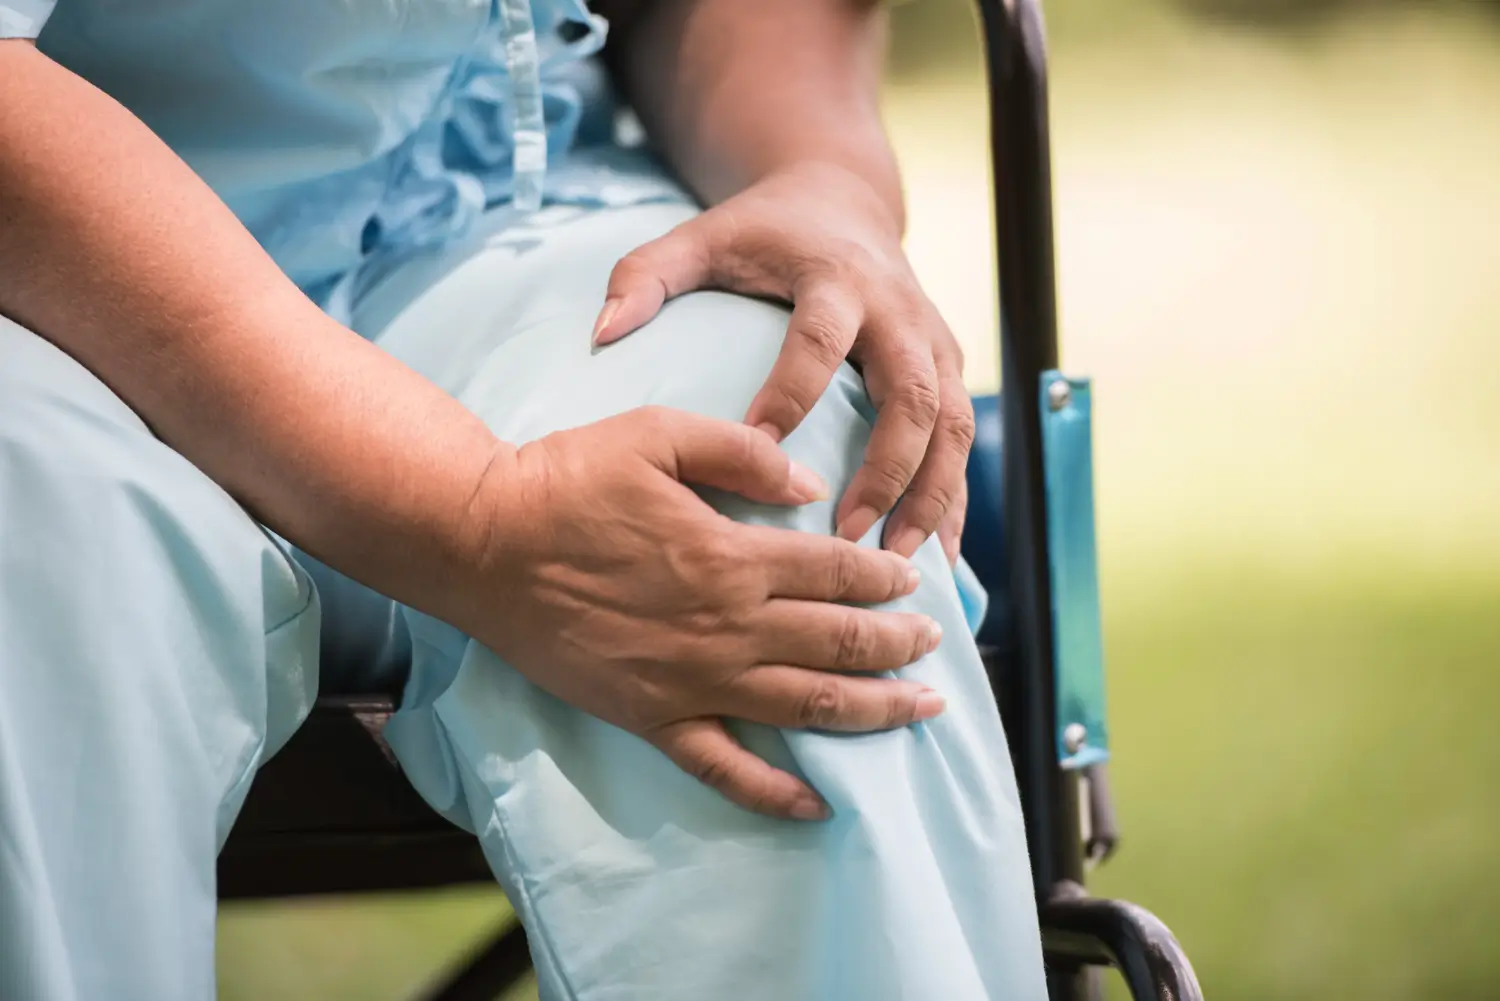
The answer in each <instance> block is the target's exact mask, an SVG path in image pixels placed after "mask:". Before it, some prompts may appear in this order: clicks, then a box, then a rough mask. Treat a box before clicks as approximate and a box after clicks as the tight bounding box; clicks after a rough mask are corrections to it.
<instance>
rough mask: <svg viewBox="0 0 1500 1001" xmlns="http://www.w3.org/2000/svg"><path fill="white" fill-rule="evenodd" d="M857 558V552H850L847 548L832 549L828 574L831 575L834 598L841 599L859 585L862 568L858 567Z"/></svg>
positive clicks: (836, 547)
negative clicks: (830, 566) (831, 561)
mask: <svg viewBox="0 0 1500 1001" xmlns="http://www.w3.org/2000/svg"><path fill="white" fill-rule="evenodd" d="M857 557H858V553H857V551H851V549H850V548H848V547H845V546H835V547H834V550H833V563H832V569H831V571H830V573H831V574H832V584H833V587H832V591H833V595H834V597H835V598H842V597H843V596H844V595H846V594H849V593H850V592H852V591H853V590H854V589H855V588H856V587H857V586H858V585H859V581H860V578H861V576H862V573H861V569H862V568H861V567H860V565H859V560H858V558H857Z"/></svg>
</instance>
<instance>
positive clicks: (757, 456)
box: [636, 407, 828, 505]
mask: <svg viewBox="0 0 1500 1001" xmlns="http://www.w3.org/2000/svg"><path fill="white" fill-rule="evenodd" d="M642 414H643V419H644V420H646V421H648V422H649V425H648V426H647V427H646V428H645V429H643V432H642V433H640V434H638V435H636V440H637V441H638V442H640V443H643V444H645V443H649V444H650V447H649V454H650V457H651V459H652V461H653V462H654V464H655V465H656V466H657V467H658V468H660V469H661V470H662V471H663V472H665V473H666V474H667V475H668V476H671V477H672V478H673V479H675V480H677V481H678V482H681V483H692V484H696V485H698V486H702V487H713V488H715V489H718V490H725V491H728V492H729V493H733V494H738V495H739V496H741V497H744V498H747V499H748V500H752V501H757V502H759V503H762V504H782V505H800V504H808V503H811V502H812V501H815V500H825V499H826V498H827V497H828V486H827V484H825V483H824V482H823V481H822V480H821V479H820V478H819V477H818V476H817V474H815V473H814V472H813V471H812V470H810V469H808V468H806V467H805V466H802V465H800V464H798V463H796V462H793V461H792V460H791V458H789V457H788V456H787V454H786V453H785V452H783V451H782V450H781V447H780V446H779V445H777V444H776V442H775V440H774V439H773V438H771V436H770V435H768V434H766V433H765V432H763V431H757V430H756V429H755V428H752V427H750V426H749V425H748V424H740V423H738V422H736V421H726V420H718V419H716V418H713V417H703V416H700V415H698V414H690V413H687V412H686V411H682V410H669V409H666V408H664V407H648V408H644V410H643V411H642Z"/></svg>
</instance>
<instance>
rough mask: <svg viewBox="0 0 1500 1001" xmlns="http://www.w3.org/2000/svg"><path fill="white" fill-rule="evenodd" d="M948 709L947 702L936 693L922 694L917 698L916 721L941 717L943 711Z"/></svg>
mask: <svg viewBox="0 0 1500 1001" xmlns="http://www.w3.org/2000/svg"><path fill="white" fill-rule="evenodd" d="M947 708H948V700H947V699H945V698H943V697H942V696H941V695H939V694H938V693H937V692H931V691H928V692H923V693H922V694H921V695H918V696H917V719H919V720H920V719H932V717H934V716H941V715H942V713H943V710H944V709H947Z"/></svg>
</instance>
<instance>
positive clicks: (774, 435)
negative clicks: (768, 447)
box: [755, 421, 781, 441]
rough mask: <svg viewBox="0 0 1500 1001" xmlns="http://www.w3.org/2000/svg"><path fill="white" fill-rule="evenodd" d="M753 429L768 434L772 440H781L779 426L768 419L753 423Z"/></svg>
mask: <svg viewBox="0 0 1500 1001" xmlns="http://www.w3.org/2000/svg"><path fill="white" fill-rule="evenodd" d="M755 430H757V431H759V432H760V433H761V434H768V435H770V436H771V440H772V441H780V440H781V428H779V427H777V426H776V425H775V424H772V423H771V422H770V421H763V422H762V423H760V424H757V425H755Z"/></svg>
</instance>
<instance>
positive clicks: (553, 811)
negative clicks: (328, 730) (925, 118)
mask: <svg viewBox="0 0 1500 1001" xmlns="http://www.w3.org/2000/svg"><path fill="white" fill-rule="evenodd" d="M597 8H598V9H597V10H596V11H590V10H588V9H587V8H586V7H585V6H584V4H583V2H582V0H260V2H255V3H245V2H233V0H132V2H121V0H60V2H54V0H0V37H3V38H4V39H5V40H4V41H0V313H3V316H0V998H4V999H6V1001H11V999H14V1001H94V999H109V1001H179V999H181V1001H189V999H193V1001H201V999H205V998H209V997H211V996H212V994H213V990H214V984H213V937H214V909H215V893H214V859H215V854H216V852H217V850H218V848H219V846H220V845H222V843H223V841H224V839H225V837H226V835H227V833H228V831H229V829H230V826H231V825H232V823H233V822H234V819H235V814H236V812H237V810H238V808H239V806H240V804H241V802H242V801H243V799H244V796H245V792H246V789H247V787H248V786H249V784H250V783H251V782H252V781H253V780H254V776H255V773H256V769H257V767H258V766H259V765H260V764H262V763H263V762H264V761H265V760H266V759H267V758H268V757H269V756H270V755H272V754H274V753H275V751H276V749H277V748H278V747H279V746H280V745H281V744H282V743H283V742H285V740H286V739H287V737H288V736H289V735H290V734H291V733H292V732H293V731H294V730H295V729H296V727H297V725H298V723H299V722H300V721H301V720H302V718H303V717H304V715H305V714H306V713H307V711H308V708H309V706H310V704H311V702H312V701H313V699H314V697H315V694H316V693H317V692H318V691H319V690H322V691H324V692H337V691H345V692H349V691H367V690H372V689H379V688H383V689H398V690H400V691H401V692H402V693H403V694H402V709H401V712H400V713H399V715H398V716H397V717H396V719H395V720H393V722H392V724H391V727H390V732H389V735H390V739H391V742H392V744H393V746H394V747H395V749H396V753H397V754H398V755H399V756H400V759H401V763H402V765H403V767H404V769H405V771H406V773H407V774H408V776H409V777H410V778H411V780H412V781H413V782H414V783H415V785H416V786H417V788H418V789H419V790H420V791H421V792H422V794H423V795H424V796H425V797H426V798H427V799H428V801H429V802H431V804H432V805H433V806H434V807H435V808H436V809H437V810H439V811H441V812H442V813H443V814H445V815H446V816H448V817H449V818H451V819H452V820H453V821H454V822H455V823H457V824H460V825H463V826H464V827H467V828H469V829H471V830H473V831H474V832H475V833H476V834H477V835H478V836H479V837H480V839H481V840H482V842H483V844H484V847H485V851H486V853H487V856H488V858H489V860H490V862H491V864H492V865H493V868H494V871H495V875H496V877H497V878H498V879H499V881H500V883H501V885H502V886H503V887H504V888H505V890H506V892H507V893H508V894H509V896H510V899H511V901H512V902H513V903H514V905H515V907H516V910H517V911H518V912H519V913H520V915H521V917H522V919H523V920H524V922H525V924H526V926H527V928H528V930H529V931H530V933H531V941H532V943H533V951H534V953H535V959H536V965H537V969H538V973H539V976H540V980H541V990H542V994H543V996H544V997H547V998H560V999H561V998H567V999H610V1001H637V999H639V1001H648V999H649V1001H679V999H680V1001H689V999H691V1001H703V999H709V998H733V999H736V1001H753V999H761V998H764V999H768V1001H769V999H776V1001H799V999H808V1001H812V999H818V1001H830V999H833V1001H839V999H849V1001H855V999H858V1001H882V999H898V998H903V999H910V998H923V999H926V998H932V999H939V998H941V999H943V1001H979V999H1004V1001H1035V999H1039V998H1042V997H1043V996H1044V990H1043V987H1042V974H1041V959H1040V950H1039V946H1038V936H1037V929H1036V924H1035V917H1034V908H1033V903H1032V898H1031V890H1030V880H1029V878H1028V872H1027V859H1026V848H1025V841H1024V835H1023V831H1022V826H1021V821H1020V816H1019V809H1018V805H1017V798H1016V792H1015V785H1014V781H1013V779H1012V776H1011V774H1010V770H1009V767H1008V757H1007V753H1006V748H1005V741H1004V737H1003V734H1002V733H1001V729H1000V723H999V719H998V718H997V715H996V712H995V709H994V706H993V703H992V700H991V698H990V696H989V693H988V690H987V686H986V681H985V677H984V673H983V670H982V668H981V666H980V663H979V659H978V657H977V654H976V650H975V646H974V644H973V642H972V641H971V640H970V638H969V631H968V628H967V627H968V625H969V624H970V620H972V618H973V617H974V614H976V613H977V611H978V608H979V606H980V603H981V602H982V596H981V595H980V594H979V592H978V590H977V588H976V587H975V586H974V585H973V584H972V581H971V580H970V578H969V577H968V575H967V571H966V570H965V569H964V568H963V565H962V564H961V563H957V564H956V569H955V565H954V561H956V558H957V538H958V532H959V530H960V528H961V523H962V519H963V507H964V491H963V471H964V463H965V457H966V453H967V449H968V446H969V441H970V437H971V430H970V429H971V425H972V418H971V413H970V410H969V405H968V401H967V399H966V396H965V393H964V388H963V383H962V381H961V377H960V367H961V357H960V352H959V349H958V346H957V345H956V344H955V342H954V340H953V337H952V335H951V334H950V333H949V331H948V330H947V328H946V327H945V326H944V325H943V322H942V320H941V319H939V317H938V316H937V314H936V312H935V311H934V309H933V306H932V304H931V303H930V302H929V301H928V300H927V299H926V297H925V296H924V295H923V294H922V292H921V290H920V289H919V288H918V286H917V283H916V280H915V279H914V277H913V275H912V271H911V268H910V266H909V265H908V263H907V261H906V259H905V257H904V256H903V253H902V249H901V233H902V226H903V211H902V202H901V192H900V184H899V181H898V177H897V172H896V168H895V164H894V162H893V159H892V156H891V151H890V149H889V147H888V145H887V142H886V139H885V137H884V134H883V131H882V128H881V125H880V121H879V116H878V113H877V108H876V94H877V83H878V76H879V64H880V49H881V41H882V32H883V21H882V15H881V12H880V11H879V9H878V6H877V4H876V3H875V2H874V0H754V2H749V0H660V2H639V3H634V2H618V3H614V4H608V5H607V4H605V3H602V2H601V3H599V4H598V5H597ZM606 18H607V19H608V20H607V21H606ZM606 28H608V30H609V33H610V40H609V44H608V46H607V47H606V46H605V45H604V39H605V33H606ZM601 51H602V55H601V54H600V53H601ZM616 95H620V98H618V99H617V97H616ZM624 101H628V105H629V107H630V108H631V109H632V110H633V112H634V113H635V118H634V119H628V118H627V117H626V116H625V114H624V112H623V108H624V106H625V105H624V103H622V102H624ZM632 123H633V128H632ZM632 131H634V132H635V133H636V134H637V135H643V136H644V140H645V141H644V142H642V143H632V142H631V141H630V135H629V133H630V132H632ZM648 149H649V150H650V152H648ZM655 157H659V158H660V159H659V160H658V159H656V158H655ZM663 164H664V165H663ZM945 557H946V558H945Z"/></svg>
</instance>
